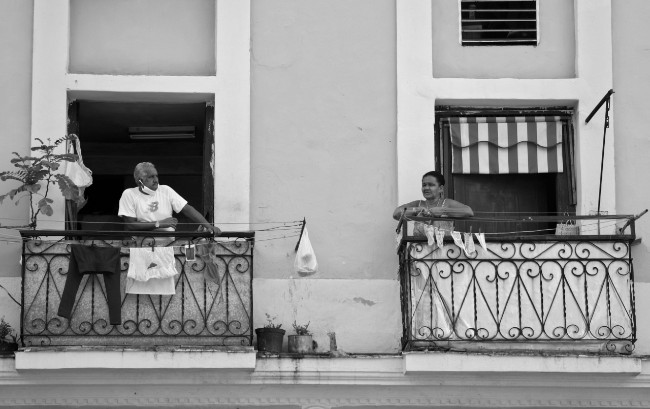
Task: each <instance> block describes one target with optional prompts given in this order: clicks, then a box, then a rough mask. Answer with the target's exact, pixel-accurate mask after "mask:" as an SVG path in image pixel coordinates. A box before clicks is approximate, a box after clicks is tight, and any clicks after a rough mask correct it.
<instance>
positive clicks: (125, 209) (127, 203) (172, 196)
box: [117, 185, 187, 295]
mask: <svg viewBox="0 0 650 409" xmlns="http://www.w3.org/2000/svg"><path fill="white" fill-rule="evenodd" d="M148 193H149V194H148V195H145V194H144V193H142V192H140V190H139V189H138V188H137V187H134V188H131V189H126V190H125V191H124V193H122V197H121V198H120V208H119V210H118V212H117V214H118V215H119V216H127V217H135V218H136V219H137V221H139V222H156V221H161V220H164V219H167V218H168V217H172V211H174V212H176V213H179V212H180V211H181V210H183V208H184V207H185V205H186V204H187V200H185V199H183V198H182V197H181V195H179V194H178V193H176V192H175V191H174V189H172V188H171V187H169V186H166V185H158V189H156V190H155V191H152V190H148ZM158 230H167V231H173V230H174V229H173V228H171V227H168V228H165V229H158ZM163 240H164V239H163ZM171 240H173V238H171ZM175 287H176V286H175V281H174V277H167V278H151V279H149V280H148V281H135V280H133V279H131V278H128V277H127V279H126V292H127V293H129V294H163V295H165V294H167V295H172V294H175V292H176V288H175Z"/></svg>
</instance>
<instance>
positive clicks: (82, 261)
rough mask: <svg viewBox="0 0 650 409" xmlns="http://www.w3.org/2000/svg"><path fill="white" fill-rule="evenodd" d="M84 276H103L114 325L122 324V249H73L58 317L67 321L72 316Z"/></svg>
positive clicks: (73, 246)
mask: <svg viewBox="0 0 650 409" xmlns="http://www.w3.org/2000/svg"><path fill="white" fill-rule="evenodd" d="M85 274H102V275H103V276H104V286H105V287H106V301H107V303H108V315H109V319H110V323H111V325H120V324H122V314H121V306H122V298H121V296H120V249H119V248H115V247H89V246H83V245H80V244H72V245H71V246H70V264H69V267H68V275H67V277H66V280H65V286H64V287H63V294H61V303H60V304H59V311H58V315H59V316H61V317H64V318H67V319H70V318H71V316H72V307H73V306H74V303H75V299H76V298H77V290H79V285H80V284H81V279H82V278H83V276H84V275H85Z"/></svg>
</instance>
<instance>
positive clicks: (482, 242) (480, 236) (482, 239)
mask: <svg viewBox="0 0 650 409" xmlns="http://www.w3.org/2000/svg"><path fill="white" fill-rule="evenodd" d="M474 235H475V236H476V240H478V244H480V245H481V247H483V250H484V251H486V252H487V244H485V233H474Z"/></svg>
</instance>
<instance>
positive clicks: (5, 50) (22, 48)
mask: <svg viewBox="0 0 650 409" xmlns="http://www.w3.org/2000/svg"><path fill="white" fill-rule="evenodd" d="M33 7H34V5H33V2H32V1H31V0H8V1H1V2H0V16H11V18H6V17H0V19H1V20H2V24H0V73H2V74H1V75H0V130H1V134H0V137H1V138H2V149H0V170H10V169H11V168H12V167H11V166H10V164H9V160H10V159H11V157H12V156H13V155H12V152H19V153H21V154H23V155H25V154H28V153H29V148H30V142H29V141H30V137H29V135H30V120H31V88H32V86H31V83H32V51H31V50H32V27H33V26H32V18H33V14H32V13H33ZM14 187H17V185H16V184H14V183H12V182H1V183H0V194H4V193H6V192H7V191H8V190H10V189H12V188H14ZM25 223H27V207H26V202H23V203H22V204H20V205H18V206H16V205H14V203H12V202H11V201H10V200H9V199H7V200H5V201H4V203H3V204H2V205H0V226H11V225H22V224H25ZM0 236H3V237H4V236H13V237H17V233H16V231H15V230H6V229H3V228H0ZM19 258H20V245H19V244H15V243H8V242H3V241H1V238H0V285H2V286H3V287H4V288H6V289H7V290H8V291H9V292H10V293H11V294H12V295H13V296H14V297H15V298H17V299H18V300H20V278H19V277H20V264H19ZM19 315H20V314H19V309H18V306H17V305H16V304H15V303H14V302H13V301H11V299H10V298H9V297H8V296H7V294H6V293H5V291H4V290H3V289H1V288H0V317H4V318H5V320H6V321H7V322H9V323H10V324H11V325H12V326H13V327H14V328H19V323H20V317H19Z"/></svg>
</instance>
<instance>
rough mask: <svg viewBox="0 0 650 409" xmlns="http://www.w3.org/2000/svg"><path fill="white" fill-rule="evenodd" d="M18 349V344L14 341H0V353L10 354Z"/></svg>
mask: <svg viewBox="0 0 650 409" xmlns="http://www.w3.org/2000/svg"><path fill="white" fill-rule="evenodd" d="M14 351H18V344H17V343H15V342H0V355H11V354H13V353H14Z"/></svg>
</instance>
